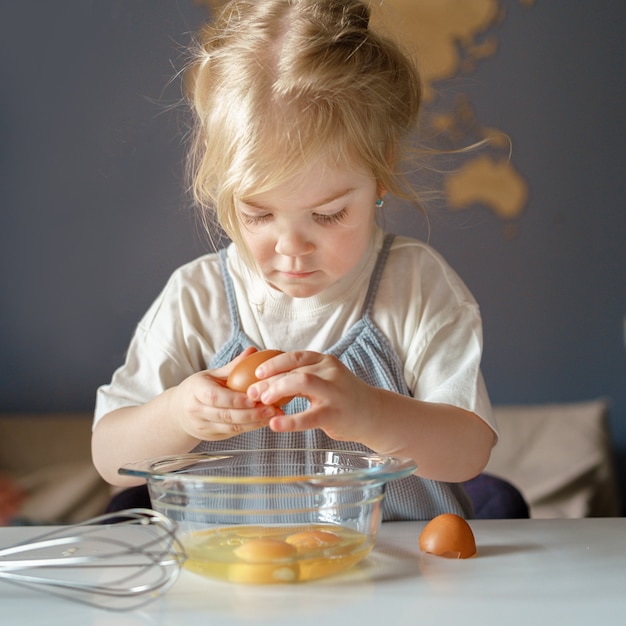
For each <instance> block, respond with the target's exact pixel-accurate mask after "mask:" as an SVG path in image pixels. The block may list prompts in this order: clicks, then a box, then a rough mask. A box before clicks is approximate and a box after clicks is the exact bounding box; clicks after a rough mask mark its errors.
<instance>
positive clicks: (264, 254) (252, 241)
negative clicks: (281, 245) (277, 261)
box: [242, 231, 274, 265]
mask: <svg viewBox="0 0 626 626" xmlns="http://www.w3.org/2000/svg"><path fill="white" fill-rule="evenodd" d="M242 240H243V243H244V244H245V246H246V247H247V248H248V251H249V252H250V255H251V256H252V258H253V259H254V260H255V261H256V262H257V263H258V264H259V265H262V264H263V263H264V262H265V261H267V260H268V259H269V258H270V257H271V256H272V255H273V254H274V243H273V241H272V239H271V237H269V236H267V235H264V234H262V233H251V232H250V231H246V232H244V233H243V236H242Z"/></svg>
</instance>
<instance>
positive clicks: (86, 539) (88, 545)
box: [0, 509, 186, 610]
mask: <svg viewBox="0 0 626 626" xmlns="http://www.w3.org/2000/svg"><path fill="white" fill-rule="evenodd" d="M120 519H121V520H122V521H120ZM185 558H186V555H185V552H184V549H183V547H182V545H181V544H180V543H179V541H178V539H177V537H176V523H175V522H173V521H172V520H170V519H168V518H167V517H165V516H164V515H162V514H160V513H158V512H156V511H152V510H151V509H128V510H126V511H121V512H118V513H112V514H105V515H101V516H98V517H95V518H93V519H91V520H88V521H86V522H84V523H82V524H76V525H72V526H65V527H61V528H58V529H55V530H52V531H49V532H46V533H44V534H42V535H39V536H38V537H35V538H34V539H31V540H27V541H23V542H20V543H18V544H14V545H12V546H8V547H6V548H3V549H0V580H3V581H6V582H9V583H12V584H16V585H19V586H22V587H27V588H33V589H39V590H42V591H46V592H48V593H52V594H54V595H62V596H63V597H67V598H70V599H73V600H76V601H79V602H82V603H86V604H90V605H95V606H98V607H104V608H108V609H117V610H126V609H131V608H137V607H138V606H142V605H144V604H146V603H148V602H151V601H152V600H154V599H156V598H157V597H159V596H160V595H162V594H163V593H165V591H167V590H168V589H169V588H170V587H171V586H172V585H173V584H174V582H175V581H176V579H177V578H178V574H179V572H180V568H181V566H182V564H183V562H184V560H185ZM79 575H80V578H79ZM112 601H113V602H112Z"/></svg>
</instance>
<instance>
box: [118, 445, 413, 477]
mask: <svg viewBox="0 0 626 626" xmlns="http://www.w3.org/2000/svg"><path fill="white" fill-rule="evenodd" d="M272 452H280V453H285V452H292V453H298V452H303V453H307V452H325V453H331V454H332V453H335V454H342V455H347V456H350V457H358V458H367V459H378V460H379V461H380V462H379V464H378V465H375V466H373V467H364V468H355V469H350V470H348V471H343V472H339V473H337V474H332V473H331V474H320V473H303V474H295V475H292V476H203V475H196V474H185V473H183V472H182V470H185V469H189V468H190V467H193V466H194V465H195V464H196V463H200V462H202V461H204V460H210V459H211V458H224V457H231V456H244V455H246V454H251V453H272ZM416 469H417V464H416V463H415V461H413V460H412V459H409V458H406V457H398V456H390V455H385V454H377V453H375V452H365V451H358V450H340V449H334V448H264V449H260V450H256V449H250V450H243V449H233V450H219V451H212V452H188V453H186V454H171V455H165V456H160V457H155V458H151V459H144V460H142V461H137V462H135V463H128V464H126V465H124V466H122V467H120V468H119V469H118V473H119V474H121V475H124V476H133V477H136V478H143V479H145V480H147V481H148V482H151V481H168V480H183V481H186V482H196V483H206V484H240V485H242V484H271V483H283V484H284V483H305V482H306V483H311V484H324V485H328V484H362V483H386V482H388V481H390V480H396V479H398V478H404V477H405V476H409V475H410V474H412V473H414V472H415V470H416Z"/></svg>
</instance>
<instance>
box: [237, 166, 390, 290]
mask: <svg viewBox="0 0 626 626" xmlns="http://www.w3.org/2000/svg"><path fill="white" fill-rule="evenodd" d="M377 199H378V192H377V184H376V181H375V180H374V179H373V178H372V177H371V176H370V175H368V174H367V173H366V172H365V171H363V170H360V169H342V168H339V167H331V166H328V167H327V166H326V165H325V164H324V163H319V164H318V165H316V166H313V167H311V168H307V169H306V170H305V171H303V172H302V173H301V174H300V175H298V176H296V177H295V178H293V179H291V180H290V181H288V182H287V183H284V184H281V185H279V186H278V187H276V188H275V189H273V190H272V191H270V192H267V193H262V194H258V195H255V196H250V197H246V198H237V199H235V208H236V210H237V216H238V219H239V221H240V224H241V236H242V238H243V241H244V243H245V244H246V245H247V246H248V249H249V251H250V254H251V255H252V257H253V258H254V260H255V261H256V263H257V265H258V266H259V268H260V270H261V273H262V275H263V277H264V278H265V280H267V282H268V283H269V284H270V285H272V286H273V287H274V288H276V289H278V290H280V291H282V292H283V293H285V294H287V295H289V296H292V297H294V298H306V297H309V296H314V295H316V294H318V293H320V292H321V291H323V290H324V289H326V288H327V287H329V286H330V285H332V284H333V283H335V282H337V281H338V280H339V279H340V278H342V277H343V276H345V275H346V274H348V272H350V271H351V270H352V269H353V268H354V267H355V266H356V265H357V263H358V262H359V260H360V259H361V257H362V255H363V254H364V252H365V251H366V249H367V246H368V243H369V240H370V238H371V236H372V231H373V228H374V210H375V204H376V200H377Z"/></svg>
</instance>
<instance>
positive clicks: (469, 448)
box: [362, 389, 494, 482]
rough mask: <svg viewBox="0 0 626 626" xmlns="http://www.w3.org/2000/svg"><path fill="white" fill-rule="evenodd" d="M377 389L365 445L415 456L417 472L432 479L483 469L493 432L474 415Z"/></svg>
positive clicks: (470, 474)
mask: <svg viewBox="0 0 626 626" xmlns="http://www.w3.org/2000/svg"><path fill="white" fill-rule="evenodd" d="M377 391H378V393H377V402H376V404H375V406H374V407H373V413H372V419H371V422H370V427H369V428H368V429H367V433H366V435H365V439H366V440H364V441H362V443H364V444H365V445H367V446H368V447H370V448H372V449H374V450H376V451H377V452H379V453H381V454H394V455H398V456H406V457H409V458H411V459H413V460H414V461H415V462H416V463H417V472H416V473H417V474H418V475H419V476H422V477H423V478H428V479H432V480H440V481H444V482H462V481H465V480H469V479H470V478H473V477H474V476H476V475H477V474H479V473H480V472H481V471H482V470H483V469H484V467H485V465H486V464H487V461H488V460H489V455H490V454H491V448H492V447H493V443H494V433H493V430H492V429H491V428H490V427H489V426H488V425H487V424H486V423H485V422H484V421H483V420H482V419H480V418H479V417H478V416H476V415H475V414H474V413H471V412H469V411H465V410H463V409H460V408H458V407H455V406H451V405H447V404H434V403H430V402H421V401H419V400H415V399H413V398H410V397H407V396H402V395H400V394H396V393H393V392H389V391H385V390H382V389H379V390H377Z"/></svg>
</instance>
